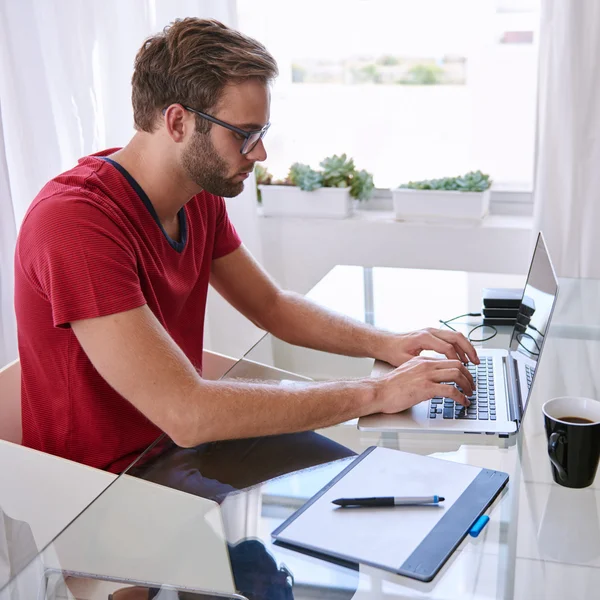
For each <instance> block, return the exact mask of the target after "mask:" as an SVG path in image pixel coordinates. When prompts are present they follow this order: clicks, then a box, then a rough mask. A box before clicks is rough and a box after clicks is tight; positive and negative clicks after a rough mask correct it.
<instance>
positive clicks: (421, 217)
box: [392, 188, 490, 223]
mask: <svg viewBox="0 0 600 600" xmlns="http://www.w3.org/2000/svg"><path fill="white" fill-rule="evenodd" d="M392 198H393V200H394V212H395V213H396V219H398V220H400V221H430V222H440V221H444V222H448V221H454V222H456V223H478V222H480V221H481V220H482V219H483V218H484V217H485V216H486V215H487V213H488V210H489V207H490V190H489V188H488V189H487V190H486V191H485V192H450V191H440V190H412V189H409V188H396V189H393V190H392Z"/></svg>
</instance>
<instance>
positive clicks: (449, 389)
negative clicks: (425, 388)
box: [433, 383, 471, 406]
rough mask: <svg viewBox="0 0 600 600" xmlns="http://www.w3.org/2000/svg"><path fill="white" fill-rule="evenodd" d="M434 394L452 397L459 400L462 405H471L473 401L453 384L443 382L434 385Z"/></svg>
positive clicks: (455, 400) (456, 400)
mask: <svg viewBox="0 0 600 600" xmlns="http://www.w3.org/2000/svg"><path fill="white" fill-rule="evenodd" d="M433 390H434V392H435V393H434V394H433V395H434V396H441V397H442V398H452V400H454V402H458V403H459V404H461V405H462V406H469V405H470V404H471V403H470V402H469V400H468V399H467V397H466V396H465V395H464V394H461V393H460V392H459V391H458V390H457V389H456V388H455V387H454V386H453V385H444V384H443V383H437V384H436V385H435V386H434V387H433Z"/></svg>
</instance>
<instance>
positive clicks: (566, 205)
mask: <svg viewBox="0 0 600 600" xmlns="http://www.w3.org/2000/svg"><path fill="white" fill-rule="evenodd" d="M541 15H542V17H541V18H542V22H541V28H540V29H541V39H540V62H539V92H538V93H539V99H538V131H537V159H536V177H535V229H536V230H539V229H541V230H542V231H543V233H544V235H545V237H546V240H547V242H548V246H549V249H550V253H551V255H552V257H553V260H554V262H555V266H556V268H557V271H558V274H559V275H562V276H567V277H594V278H599V277H600V235H599V233H598V232H599V230H600V62H599V60H598V57H599V56H600V2H598V1H597V0H576V1H575V0H574V1H569V0H544V1H543V2H541Z"/></svg>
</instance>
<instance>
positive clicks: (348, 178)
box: [257, 154, 374, 219]
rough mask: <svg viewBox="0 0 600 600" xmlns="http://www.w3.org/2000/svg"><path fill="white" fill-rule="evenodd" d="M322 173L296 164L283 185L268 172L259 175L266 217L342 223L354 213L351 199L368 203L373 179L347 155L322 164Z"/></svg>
mask: <svg viewBox="0 0 600 600" xmlns="http://www.w3.org/2000/svg"><path fill="white" fill-rule="evenodd" d="M319 166H320V167H321V168H320V169H319V170H315V169H312V168H311V167H310V166H309V165H305V164H301V163H294V164H293V165H292V166H291V167H290V170H289V172H288V174H287V176H286V178H285V179H284V180H282V181H273V178H272V176H271V175H270V174H269V173H268V171H266V170H264V172H262V171H261V172H260V173H258V172H257V184H258V192H259V194H260V196H261V201H262V206H263V214H264V215H266V216H310V217H328V218H338V219H343V218H345V217H347V216H349V215H350V214H351V213H352V199H353V198H354V199H356V200H358V201H361V200H367V199H368V198H369V197H370V196H371V194H372V192H373V189H374V185H373V176H372V175H371V174H370V173H368V172H367V171H364V170H358V169H357V168H356V167H355V165H354V160H353V159H352V158H348V157H347V156H346V155H345V154H342V155H340V156H337V155H333V156H329V157H327V158H325V159H324V160H322V161H321V162H320V163H319Z"/></svg>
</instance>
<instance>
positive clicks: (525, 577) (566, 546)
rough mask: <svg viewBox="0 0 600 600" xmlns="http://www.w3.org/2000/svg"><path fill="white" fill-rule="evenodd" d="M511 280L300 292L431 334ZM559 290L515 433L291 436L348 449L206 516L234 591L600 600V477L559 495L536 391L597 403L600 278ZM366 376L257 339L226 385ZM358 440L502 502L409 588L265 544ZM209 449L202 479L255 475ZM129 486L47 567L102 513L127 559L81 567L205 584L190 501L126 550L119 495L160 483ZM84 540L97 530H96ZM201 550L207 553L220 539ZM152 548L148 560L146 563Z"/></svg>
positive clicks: (234, 457)
mask: <svg viewBox="0 0 600 600" xmlns="http://www.w3.org/2000/svg"><path fill="white" fill-rule="evenodd" d="M523 282H524V277H515V276H509V275H491V274H487V275H486V274H480V273H464V272H447V271H430V270H408V269H389V268H381V269H380V268H372V269H367V268H362V267H336V268H335V269H333V270H332V271H331V272H330V273H329V274H328V275H327V276H326V277H325V278H324V279H323V280H322V281H321V282H319V284H317V285H316V286H315V288H314V289H313V290H312V291H311V292H310V293H309V296H310V297H311V298H312V299H313V300H315V301H316V302H318V303H320V304H323V305H324V306H327V307H329V308H330V309H333V310H337V311H339V312H342V313H344V314H347V315H349V316H352V317H354V318H357V319H360V320H362V321H366V322H368V323H373V324H375V325H377V326H379V327H384V328H387V329H390V330H394V331H409V330H414V329H417V328H421V327H427V326H436V325H437V324H438V323H439V319H448V318H451V317H453V316H456V315H459V314H462V313H464V312H472V311H473V312H479V309H480V306H481V289H482V288H483V287H519V286H522V285H523ZM560 285H561V290H560V293H559V300H558V305H557V308H556V311H555V316H554V320H553V324H552V325H551V327H550V329H549V331H548V332H546V336H547V341H546V346H545V350H544V357H543V359H542V360H541V362H540V365H539V369H538V373H537V376H536V383H535V386H534V390H533V393H532V397H531V399H530V406H529V408H528V413H527V415H526V418H525V421H524V423H523V428H522V430H521V432H520V433H519V434H518V435H517V436H514V437H513V438H511V439H509V440H500V439H497V438H495V437H494V436H486V435H466V434H427V435H420V434H418V433H411V434H410V435H408V434H398V433H378V432H361V431H359V430H357V428H356V423H355V422H352V421H350V422H347V423H344V424H341V425H338V426H336V427H330V428H327V429H324V430H321V431H319V432H317V434H318V437H307V438H301V439H304V440H305V442H306V443H305V445H304V447H302V446H298V448H299V449H300V450H304V451H308V450H310V447H311V446H312V445H313V444H315V443H318V440H319V439H325V440H329V441H335V442H337V443H338V444H339V445H341V446H336V447H339V448H341V447H344V448H347V449H348V455H347V456H346V457H343V456H341V457H339V456H338V457H337V460H335V461H331V462H322V461H321V462H319V459H317V458H315V459H314V461H313V462H314V464H312V465H310V464H307V465H306V468H303V469H300V470H295V467H291V468H292V469H294V470H292V472H289V473H287V474H286V473H285V468H283V469H282V470H281V472H280V474H279V476H278V477H276V478H274V479H270V480H268V481H265V482H263V483H258V484H256V485H252V486H250V487H247V488H245V489H242V490H241V491H239V492H232V493H230V494H228V495H226V497H225V498H224V499H223V500H222V501H221V503H220V507H219V509H218V512H219V513H220V517H221V519H222V524H223V535H224V536H225V540H226V543H227V547H228V550H229V553H230V557H231V570H232V574H233V577H234V584H235V587H236V589H239V587H238V583H239V584H240V585H247V586H253V587H251V588H250V587H247V589H252V590H254V596H253V597H255V598H279V597H281V598H296V599H308V598H321V599H341V598H355V599H357V600H358V599H369V600H371V599H379V598H386V599H387V598H403V599H405V598H423V597H428V598H437V599H448V600H449V599H457V600H458V599H460V600H464V599H467V598H469V599H495V598H502V599H505V600H509V599H510V600H512V599H518V600H536V599H538V598H540V599H548V600H552V599H555V598H556V599H558V598H561V599H562V598H566V597H569V598H596V597H598V590H600V525H599V523H600V513H599V506H600V503H599V500H600V479H599V478H596V481H595V482H594V484H593V486H591V487H590V488H587V489H583V490H572V489H564V488H561V487H559V486H557V485H556V484H555V483H554V482H553V480H552V476H551V472H550V466H549V461H548V458H547V454H546V438H545V433H544V426H543V419H542V416H541V405H542V403H543V402H544V401H546V400H547V399H549V398H552V397H556V396H562V395H574V396H588V397H592V398H600V370H599V369H597V368H596V365H598V364H600V311H598V310H597V306H599V305H600V281H595V280H576V279H562V280H561V281H560ZM475 324H477V321H475V320H472V321H471V322H470V324H469V323H464V324H462V325H461V327H462V328H463V331H468V330H469V329H470V328H471V327H473V326H474V325H475ZM509 333H510V328H509V331H508V332H507V331H501V332H500V335H498V336H497V337H496V338H494V339H493V340H491V341H490V342H487V343H486V345H493V346H496V347H507V346H508V342H509V339H508V338H509ZM372 369H373V360H372V359H366V358H365V359H354V358H346V357H341V356H332V355H327V354H324V353H321V352H316V351H312V350H307V349H298V348H294V347H292V346H290V345H287V344H285V343H283V342H281V341H279V340H275V339H274V338H273V337H272V336H269V335H267V336H265V337H264V338H263V339H262V340H261V341H260V342H259V343H258V344H256V345H255V346H254V347H253V348H252V349H251V350H250V351H249V352H248V353H247V354H246V356H245V357H244V359H242V360H241V361H239V362H238V363H237V364H236V365H235V366H234V367H233V368H232V369H231V370H230V371H229V372H228V374H227V375H226V377H228V378H237V377H240V378H253V379H270V380H273V382H274V383H273V384H274V385H277V384H278V380H282V379H295V378H297V379H305V378H311V379H315V380H327V379H332V378H339V377H366V376H370V375H371V372H372ZM295 374H296V375H295ZM313 435H315V434H313ZM284 437H285V436H273V437H272V438H270V439H269V440H268V441H267V442H266V444H267V446H266V447H267V448H268V450H267V453H268V455H269V456H272V457H274V458H278V459H280V462H281V463H282V464H283V466H284V467H285V464H286V463H288V464H289V465H290V466H291V465H293V464H294V462H295V461H296V460H297V455H296V454H297V453H296V451H295V450H294V451H291V450H290V446H289V445H288V444H286V443H284V442H285V440H284V439H283V438H284ZM371 445H381V446H387V447H391V448H397V449H402V450H405V451H410V452H417V453H421V454H432V455H435V456H437V457H439V458H443V459H446V460H450V461H457V462H463V463H468V464H472V465H475V466H480V467H486V468H491V469H496V470H500V471H505V472H507V473H508V474H509V476H510V481H509V484H508V488H507V490H506V493H504V494H502V495H501V496H500V497H499V498H498V499H497V500H496V502H495V503H494V504H493V506H492V507H491V509H490V510H489V511H488V514H489V516H490V522H489V523H488V525H487V526H486V527H485V529H484V530H483V532H482V533H481V535H480V536H479V537H478V538H470V537H467V538H466V539H465V540H464V541H463V542H462V543H461V545H460V546H459V547H458V549H457V550H456V552H454V554H453V556H452V557H451V559H450V560H449V561H448V562H447V563H446V565H445V566H444V567H443V569H442V571H441V572H440V574H439V575H438V576H437V577H436V578H435V579H434V580H433V581H432V582H431V583H420V582H417V581H413V580H409V579H406V578H403V577H400V576H396V575H393V574H390V573H386V572H383V571H380V570H377V569H375V568H370V567H366V566H364V565H357V566H356V568H349V567H347V566H342V565H339V564H336V563H334V562H332V561H329V560H325V559H323V558H317V557H312V556H308V555H305V554H301V553H299V552H295V551H293V550H290V549H287V548H282V547H279V546H277V545H274V544H273V543H272V542H271V532H272V531H273V530H274V529H275V528H276V527H277V526H278V525H279V524H281V523H282V522H283V521H284V520H285V519H286V518H287V517H288V516H289V515H290V514H292V513H293V512H294V511H295V510H297V509H298V508H299V507H300V506H301V505H302V504H303V503H304V502H305V501H306V500H307V499H308V498H310V497H311V496H312V495H313V494H314V493H316V492H317V491H319V489H321V488H322V487H323V486H324V485H325V484H326V483H327V482H328V481H329V480H330V479H332V478H333V477H334V476H335V475H336V474H337V473H338V472H339V471H340V470H342V469H343V468H344V466H345V465H346V464H347V463H348V461H349V460H352V457H351V456H350V453H351V452H356V453H359V452H362V451H363V450H364V449H366V448H367V447H369V446H371ZM236 448H239V449H240V451H239V452H238V451H236V450H235V449H236ZM263 450H264V447H263ZM218 452H222V453H223V456H224V457H227V456H229V457H230V458H229V459H228V460H229V461H230V462H231V463H232V464H231V465H228V464H227V463H226V462H223V463H222V465H223V467H224V469H223V471H219V470H218V469H216V470H214V472H210V471H207V473H209V472H210V475H208V476H210V477H213V478H215V479H218V478H219V477H222V479H224V480H227V481H229V479H228V478H229V475H228V474H227V472H228V468H229V467H230V466H231V467H233V466H237V467H239V466H240V465H241V466H242V467H243V470H247V471H248V472H252V470H253V469H255V468H260V467H261V465H260V464H259V463H260V462H261V459H260V453H259V452H257V451H256V448H253V447H251V446H248V445H245V443H240V444H239V445H238V444H236V443H231V444H230V443H224V444H223V445H221V446H217V453H218ZM228 453H229V454H228ZM309 462H310V461H309ZM233 463H239V464H233ZM209 466H210V465H209ZM136 481H137V480H136ZM131 482H132V478H131V477H129V476H122V477H120V478H119V480H117V481H116V482H115V483H114V484H113V485H112V486H111V487H110V488H108V490H107V491H106V492H105V493H104V494H103V495H102V496H101V497H100V499H99V500H98V501H97V502H95V503H93V504H92V505H91V506H90V507H89V508H88V509H87V510H86V511H84V512H83V514H82V515H81V516H80V517H79V518H78V519H77V520H76V521H75V522H74V523H73V524H72V525H71V526H70V528H69V529H70V531H67V532H66V534H63V536H60V537H59V538H58V540H57V542H56V544H55V546H56V548H57V550H60V552H58V551H57V554H58V555H59V562H58V563H57V564H54V567H63V568H67V565H66V564H64V561H63V562H62V563H61V562H60V555H61V554H62V556H63V557H65V556H69V555H70V556H76V555H78V554H79V552H80V551H81V552H83V551H84V550H85V549H86V547H85V546H86V544H87V543H88V541H89V539H90V536H91V535H93V532H94V526H97V527H101V528H103V529H104V528H109V527H110V523H111V522H112V521H110V520H107V519H106V515H109V514H111V511H112V513H113V514H114V515H115V519H117V516H119V515H120V517H119V519H118V520H117V521H115V522H118V527H114V528H113V529H112V530H111V532H110V533H112V535H113V537H112V538H111V539H113V540H114V544H123V545H124V546H123V547H127V548H128V550H127V552H123V551H119V552H114V553H113V551H112V550H111V547H110V545H107V546H106V547H105V548H104V549H100V548H96V551H97V552H101V553H102V556H96V557H95V558H94V557H93V556H92V555H91V554H88V556H89V561H88V564H87V565H82V564H81V563H80V564H79V568H80V570H82V571H85V572H88V573H98V572H99V571H101V572H102V573H103V574H104V575H105V576H106V577H107V578H108V576H110V575H111V572H116V573H119V574H121V575H123V576H124V575H126V574H127V573H135V579H136V580H145V581H147V582H154V583H155V584H158V582H164V583H167V582H168V583H169V585H171V586H174V587H177V586H179V587H180V589H183V588H187V589H196V590H201V589H207V584H208V581H209V580H208V576H207V575H206V566H207V565H208V564H209V563H208V562H207V560H208V559H207V558H206V557H204V558H203V554H202V553H203V552H204V551H205V549H206V546H210V544H211V543H212V542H210V541H209V540H208V539H206V540H205V541H206V546H203V545H202V540H196V535H195V534H196V533H198V535H200V533H199V532H200V531H201V530H202V527H203V526H204V525H202V526H201V524H200V521H199V520H198V518H194V516H193V508H188V509H183V508H181V507H183V506H184V505H185V506H187V507H193V502H194V497H191V498H186V499H185V500H183V499H181V494H180V493H169V494H168V495H169V501H168V502H167V505H168V506H167V505H165V509H164V511H162V512H160V511H158V512H154V513H152V514H153V517H152V520H151V521H148V522H147V524H146V525H145V526H146V527H148V528H149V529H151V530H152V531H153V532H155V535H154V537H153V540H154V545H153V546H152V548H151V549H149V548H139V549H137V550H136V545H135V542H136V539H146V538H145V537H144V536H142V535H141V533H140V531H139V529H138V527H139V525H137V523H138V520H137V519H133V518H132V519H131V520H130V521H131V525H132V526H131V527H128V519H127V518H126V516H127V515H128V514H131V513H132V511H138V510H139V511H140V512H141V513H142V514H143V511H144V510H146V507H144V503H143V502H138V504H136V505H135V506H132V504H131V502H132V500H131V498H132V496H131V487H132V485H135V486H139V485H140V483H141V484H143V485H145V486H147V489H148V490H150V489H152V493H151V494H150V492H149V494H150V495H149V496H148V504H153V503H155V502H159V501H161V500H160V499H159V497H162V496H161V492H160V491H159V490H158V488H159V487H160V486H155V485H154V484H149V483H147V482H138V483H135V484H132V483H131ZM400 483H401V482H400ZM164 497H165V498H166V496H164ZM199 506H200V505H199ZM190 510H191V513H192V514H190V512H189V511H190ZM102 515H104V517H103V518H102V519H100V516H102ZM142 522H146V521H142ZM133 523H136V525H135V526H133ZM67 534H68V535H67ZM96 535H104V536H105V537H106V535H107V532H105V531H102V532H98V533H97V534H96ZM373 535H374V536H376V535H377V532H373ZM61 538H62V539H61ZM184 540H185V543H184ZM196 542H198V543H197V545H196V546H194V544H195V543H196ZM243 542H248V543H249V545H247V546H246V547H247V548H251V550H252V552H253V553H254V554H252V555H251V556H250V554H251V553H249V555H246V558H247V560H246V561H244V560H243V558H240V553H239V552H237V551H236V550H235V548H237V547H239V544H240V543H243ZM250 542H252V543H250ZM61 544H63V546H62V548H61ZM125 545H126V546H125ZM214 547H215V548H216V550H215V552H218V551H219V550H218V549H219V548H222V544H220V545H219V544H216V545H215V546H214ZM149 555H151V556H152V560H149V559H148V556H149ZM111 557H112V558H113V559H115V560H116V557H118V561H116V562H115V563H114V564H112V565H111ZM99 565H100V566H101V568H99ZM241 565H245V566H246V567H248V565H250V567H251V569H252V572H253V574H254V579H253V580H252V582H251V583H248V579H246V582H245V583H243V584H242V583H240V582H241V579H240V577H241V574H242V570H240V569H242V567H241ZM236 572H237V575H238V576H237V577H236ZM124 579H125V577H122V578H121V579H120V581H119V582H118V585H124V584H123V580H124ZM118 585H116V587H118ZM274 586H276V587H275V588H274ZM273 589H276V590H277V593H279V595H268V594H269V593H273V594H275V592H268V591H266V590H273ZM104 592H105V589H103V590H102V594H103V595H102V594H100V593H98V594H96V593H95V592H94V588H93V586H91V587H90V588H88V591H87V592H86V593H87V594H88V595H87V596H86V595H83V594H81V595H78V596H77V597H78V598H79V597H82V598H88V597H89V598H102V600H105V599H106V597H107V596H106V594H105V593H104ZM57 597H58V596H57ZM67 597H68V596H67ZM158 597H159V596H158ZM165 597H167V596H165ZM180 597H182V598H183V597H185V596H180ZM247 597H251V595H250V594H248V595H247ZM159 598H160V597H159ZM2 600H4V599H2Z"/></svg>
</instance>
